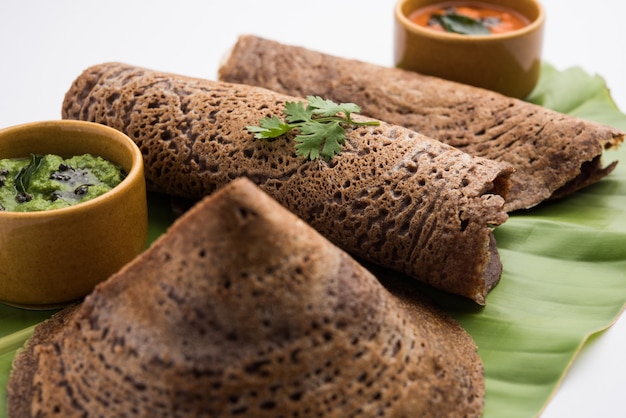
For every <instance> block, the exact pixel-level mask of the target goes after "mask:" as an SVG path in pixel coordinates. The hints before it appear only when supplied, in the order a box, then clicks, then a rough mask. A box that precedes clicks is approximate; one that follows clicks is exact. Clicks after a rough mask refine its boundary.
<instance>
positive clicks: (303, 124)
mask: <svg viewBox="0 0 626 418" xmlns="http://www.w3.org/2000/svg"><path fill="white" fill-rule="evenodd" d="M306 99H307V102H308V103H307V104H305V103H304V102H286V103H285V108H284V113H285V119H284V121H283V120H281V119H279V118H278V117H277V116H275V115H272V116H268V117H265V118H263V119H261V120H259V126H246V129H247V130H248V131H249V132H251V133H254V137H255V138H257V139H265V140H272V139H276V138H278V137H280V136H281V135H284V134H286V133H287V132H289V131H291V130H292V129H297V130H298V131H299V134H298V135H296V136H295V137H294V141H296V142H297V144H296V155H298V156H302V157H304V158H308V159H310V160H314V159H316V158H319V157H320V156H321V157H322V158H324V159H325V160H327V161H328V160H330V159H332V158H333V157H334V156H335V155H336V154H339V153H340V152H341V147H342V145H344V144H345V143H346V132H345V128H344V125H352V126H375V125H379V124H380V122H378V121H364V122H357V121H354V120H352V118H351V114H352V113H358V112H360V111H361V108H360V107H359V106H357V105H356V104H354V103H340V104H337V103H335V102H333V101H332V100H325V99H323V98H321V97H319V96H307V98H306Z"/></svg>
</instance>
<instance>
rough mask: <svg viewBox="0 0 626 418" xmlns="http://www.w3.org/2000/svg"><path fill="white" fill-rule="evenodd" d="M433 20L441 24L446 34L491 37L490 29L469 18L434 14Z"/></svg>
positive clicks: (451, 14) (449, 14) (452, 14)
mask: <svg viewBox="0 0 626 418" xmlns="http://www.w3.org/2000/svg"><path fill="white" fill-rule="evenodd" d="M431 19H432V20H434V21H435V22H437V23H439V24H440V25H441V26H442V27H443V28H444V29H445V30H446V32H453V33H459V34H462V35H489V34H490V33H491V32H490V31H489V28H488V27H487V26H486V25H485V24H484V23H483V22H482V21H481V20H477V19H473V18H471V17H469V16H465V15H460V14H456V13H446V14H445V15H441V14H433V15H432V16H431Z"/></svg>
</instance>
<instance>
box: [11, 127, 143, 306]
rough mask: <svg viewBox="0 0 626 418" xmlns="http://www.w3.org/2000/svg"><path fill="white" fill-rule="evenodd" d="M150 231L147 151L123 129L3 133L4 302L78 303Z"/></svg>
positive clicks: (139, 245) (34, 129)
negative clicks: (146, 181) (144, 154)
mask: <svg viewBox="0 0 626 418" xmlns="http://www.w3.org/2000/svg"><path fill="white" fill-rule="evenodd" d="M147 234H148V215H147V201H146V186H145V178H144V168H143V158H142V155H141V152H140V150H139V148H138V147H137V146H136V145H135V143H134V142H133V141H132V140H131V139H130V138H128V137H127V136H126V135H124V134H123V133H122V132H119V131H117V130H115V129H113V128H110V127H107V126H104V125H100V124H96V123H91V122H83V121H69V120H52V121H42V122H33V123H27V124H23V125H17V126H12V127H8V128H4V129H1V130H0V303H4V304H8V305H12V306H17V307H22V308H28V309H50V308H55V307H60V306H63V305H65V304H68V303H71V302H73V301H75V300H78V299H80V298H82V297H83V296H85V295H87V294H88V293H90V292H91V291H92V290H93V288H94V287H95V286H96V285H97V284H98V283H99V282H101V281H103V280H105V279H106V278H108V277H109V276H110V275H111V274H113V273H115V272H116V271H118V270H119V269H120V268H121V267H123V266H124V265H125V264H126V263H128V262H129V261H131V260H132V259H133V258H135V257H136V256H137V255H138V254H139V253H140V252H142V251H143V250H144V248H145V246H146V241H147Z"/></svg>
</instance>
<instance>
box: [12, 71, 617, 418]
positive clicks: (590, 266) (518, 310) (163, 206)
mask: <svg viewBox="0 0 626 418" xmlns="http://www.w3.org/2000/svg"><path fill="white" fill-rule="evenodd" d="M528 100H529V101H531V102H534V103H537V104H540V105H542V106H545V107H549V108H552V109H555V110H558V111H560V112H563V113H569V114H572V115H576V116H578V117H580V118H584V119H588V120H594V121H597V122H601V123H606V124H609V125H613V126H615V127H618V128H621V129H624V130H626V115H624V114H622V113H621V112H620V111H619V109H618V108H617V107H616V106H615V104H614V102H613V100H612V99H611V97H610V94H609V91H608V89H607V87H606V84H605V82H604V80H603V79H602V78H601V77H599V76H590V75H588V74H586V73H585V72H584V71H582V70H581V69H580V68H570V69H567V70H565V71H558V70H556V69H555V68H554V67H552V66H550V65H548V64H545V65H544V67H543V70H542V77H541V79H540V82H539V84H538V85H537V87H536V89H535V91H534V92H533V93H532V94H531V95H530V96H529V98H528ZM605 158H606V160H607V161H612V160H614V159H619V160H622V161H626V148H625V149H622V150H619V151H617V152H610V153H607V155H606V157H605ZM149 206H150V227H151V230H150V231H151V232H150V234H151V235H150V240H151V241H152V240H154V239H156V237H158V236H159V235H160V234H161V233H162V232H163V231H164V230H165V229H166V228H167V226H168V225H169V224H170V223H171V222H172V220H173V216H172V215H171V213H170V212H169V210H168V205H167V201H166V200H165V199H164V198H163V197H160V196H150V202H149ZM495 234H496V239H497V241H498V247H499V249H500V254H501V258H502V262H503V265H504V272H503V275H502V280H501V281H500V283H499V284H498V286H497V287H496V288H495V289H494V290H493V291H492V292H491V294H490V295H489V297H488V299H487V305H486V306H485V307H483V308H481V307H478V306H476V305H475V304H473V303H472V302H469V301H467V300H465V299H462V298H459V297H455V296H451V295H447V294H444V293H441V292H438V291H436V290H433V289H430V288H428V287H426V286H422V289H423V291H424V292H425V293H428V294H429V295H430V296H431V297H432V298H433V299H435V300H436V301H437V302H438V303H439V304H440V305H442V306H443V307H444V309H446V310H447V311H448V312H450V314H451V315H452V316H454V317H455V318H456V319H457V320H458V321H459V322H460V323H461V325H462V326H463V327H464V328H465V329H466V330H467V331H468V332H469V333H470V334H471V335H472V337H473V338H474V340H475V341H476V343H477V345H478V350H479V354H480V356H481V358H482V360H483V362H484V366H485V378H486V386H487V395H486V399H485V412H484V417H486V418H492V417H493V418H495V417H502V416H507V417H513V418H514V417H520V418H521V417H524V418H527V417H535V416H537V415H538V414H539V413H540V412H541V411H542V409H543V408H544V406H545V405H546V403H547V402H548V401H549V399H550V397H551V395H552V394H553V392H554V391H555V390H556V388H557V387H558V385H559V383H560V381H561V379H562V378H563V376H564V375H565V373H566V372H567V369H568V368H569V365H570V364H571V363H572V361H573V360H574V359H575V357H576V354H577V353H578V352H579V351H580V349H581V347H582V346H583V345H584V344H585V342H586V340H587V339H588V338H589V337H590V336H592V335H593V334H596V333H598V332H601V331H602V330H605V329H606V328H607V327H609V326H610V325H611V324H612V323H613V322H614V321H615V319H616V318H617V317H618V315H619V314H620V313H621V312H622V311H623V310H624V307H625V305H626V166H624V164H621V165H619V164H618V167H617V168H616V170H615V171H614V172H613V173H612V174H611V175H610V176H609V177H607V178H605V179H603V180H602V181H601V182H599V183H598V184H595V185H593V186H591V187H588V188H586V189H584V190H582V191H580V192H578V193H576V194H575V195H572V196H569V197H567V198H565V199H562V200H559V201H556V202H551V203H545V204H542V205H540V206H539V207H537V208H534V209H532V210H527V211H522V212H519V213H515V214H513V215H512V216H511V217H510V219H509V220H508V221H507V222H506V223H505V224H504V225H502V226H501V227H499V228H498V229H496V231H495ZM52 313H53V311H39V312H37V311H24V310H20V309H16V308H11V307H7V306H2V305H0V417H4V416H5V415H6V394H5V388H6V383H7V380H8V375H9V372H10V367H11V361H12V359H13V357H14V355H15V353H16V350H18V349H19V347H21V346H22V345H23V343H24V341H25V340H26V339H27V338H28V337H29V336H30V335H31V333H32V330H33V327H34V325H36V324H37V323H39V322H41V321H42V320H45V319H46V318H48V317H49V316H50V315H51V314H52Z"/></svg>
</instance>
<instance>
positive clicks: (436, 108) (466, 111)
mask: <svg viewBox="0 0 626 418" xmlns="http://www.w3.org/2000/svg"><path fill="white" fill-rule="evenodd" d="M219 78H220V79H221V80H224V81H230V82H235V83H244V84H250V85H256V86H261V87H265V88H268V89H271V90H275V91H278V92H281V93H285V94H290V95H293V96H303V95H304V96H306V95H320V96H323V97H327V98H328V99H331V100H335V101H345V100H351V101H354V102H357V103H359V105H360V106H361V108H362V112H363V114H366V115H369V116H372V117H374V118H377V119H382V120H385V121H387V122H389V123H394V124H397V125H401V126H405V127H407V128H409V129H412V130H415V131H417V132H420V133H422V134H424V135H426V136H429V137H432V138H435V139H438V140H440V141H442V142H445V143H447V144H450V145H452V146H454V147H457V148H459V149H460V150H463V151H465V152H467V153H469V154H471V155H475V156H480V157H485V158H489V159H493V160H497V161H503V162H508V163H510V164H511V165H512V166H513V167H515V170H516V171H515V173H514V174H513V175H512V176H511V190H510V192H509V194H508V196H507V202H506V206H505V208H506V210H507V211H509V212H510V211H514V210H517V209H526V208H530V207H532V206H535V205H537V204H539V203H541V202H542V201H544V200H547V199H555V198H560V197H563V196H566V195H568V194H571V193H573V192H575V191H577V190H579V189H581V188H583V187H585V186H588V185H590V184H592V183H595V182H597V181H598V180H600V179H601V178H603V177H604V176H606V175H608V174H609V173H610V172H611V171H612V170H613V168H614V167H615V165H616V162H613V163H611V164H609V165H608V166H606V167H603V164H602V161H601V156H602V152H603V150H605V149H608V148H615V147H617V146H618V145H619V144H620V143H621V142H622V141H623V138H624V132H621V131H619V130H617V129H614V128H611V127H608V126H603V125H599V124H596V123H592V122H587V121H583V120H580V119H577V118H574V117H571V116H567V115H564V114H561V113H558V112H555V111H552V110H549V109H545V108H542V107H540V106H537V105H534V104H530V103H528V102H525V101H522V100H518V99H513V98H510V97H505V96H503V95H501V94H498V93H495V92H492V91H488V90H484V89H480V88H477V87H472V86H467V85H463V84H459V83H455V82H451V81H447V80H442V79H439V78H435V77H430V76H425V75H421V74H417V73H414V72H410V71H405V70H401V69H397V68H389V67H383V66H378V65H374V64H370V63H365V62H362V61H357V60H350V59H345V58H340V57H335V56H331V55H327V54H323V53H320V52H316V51H311V50H308V49H305V48H302V47H296V46H290V45H284V44H281V43H278V42H274V41H271V40H267V39H263V38H259V37H256V36H248V35H247V36H242V37H240V38H239V40H238V42H237V43H236V45H235V46H234V48H233V49H232V51H231V52H230V55H229V56H228V57H227V59H226V60H225V61H224V63H223V64H222V66H221V67H220V69H219Z"/></svg>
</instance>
